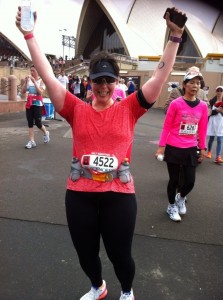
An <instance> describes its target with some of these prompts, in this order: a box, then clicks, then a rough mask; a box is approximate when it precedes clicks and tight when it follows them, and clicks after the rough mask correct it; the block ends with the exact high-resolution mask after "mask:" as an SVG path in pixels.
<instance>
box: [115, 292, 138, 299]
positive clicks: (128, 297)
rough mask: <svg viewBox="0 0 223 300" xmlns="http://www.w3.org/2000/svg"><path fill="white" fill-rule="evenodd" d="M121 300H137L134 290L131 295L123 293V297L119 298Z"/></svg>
mask: <svg viewBox="0 0 223 300" xmlns="http://www.w3.org/2000/svg"><path fill="white" fill-rule="evenodd" d="M119 300H135V297H134V295H133V290H131V292H129V293H123V292H121V297H120V298H119Z"/></svg>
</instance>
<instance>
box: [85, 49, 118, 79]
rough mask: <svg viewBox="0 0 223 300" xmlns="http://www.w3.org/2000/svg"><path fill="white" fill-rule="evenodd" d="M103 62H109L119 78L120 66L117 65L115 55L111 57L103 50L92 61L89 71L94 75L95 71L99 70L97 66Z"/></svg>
mask: <svg viewBox="0 0 223 300" xmlns="http://www.w3.org/2000/svg"><path fill="white" fill-rule="evenodd" d="M101 61H107V62H109V63H110V64H111V65H112V67H113V69H114V72H115V75H116V76H117V77H118V76H119V66H118V64H117V61H116V59H115V58H114V56H113V55H111V54H110V53H109V52H108V51H106V50H103V51H101V52H99V53H97V54H96V55H95V56H94V57H93V58H92V59H91V61H90V65H89V71H90V73H94V70H95V69H97V65H98V63H99V62H101Z"/></svg>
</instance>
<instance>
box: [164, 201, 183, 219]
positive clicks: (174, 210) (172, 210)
mask: <svg viewBox="0 0 223 300" xmlns="http://www.w3.org/2000/svg"><path fill="white" fill-rule="evenodd" d="M166 212H167V213H168V215H169V217H170V219H171V220H173V221H181V217H180V215H179V212H178V207H177V205H176V204H169V205H168V207H167V211H166Z"/></svg>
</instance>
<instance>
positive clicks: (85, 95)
mask: <svg viewBox="0 0 223 300" xmlns="http://www.w3.org/2000/svg"><path fill="white" fill-rule="evenodd" d="M57 79H58V81H59V82H60V83H61V84H62V85H63V86H64V87H65V88H66V89H67V90H69V92H71V93H72V94H74V95H75V96H77V97H78V98H80V99H81V100H83V101H85V102H87V103H90V104H92V101H93V100H94V98H95V95H94V94H93V92H92V84H91V80H90V78H89V76H83V77H80V76H79V75H71V74H69V75H66V73H65V70H63V69H62V70H61V72H60V74H59V75H58V76H57ZM134 86H135V84H134ZM127 95H129V92H128V87H127V85H126V84H125V79H124V78H119V80H118V83H117V85H116V87H115V91H114V93H113V95H112V99H113V100H114V101H121V100H123V99H125V98H126V96H127Z"/></svg>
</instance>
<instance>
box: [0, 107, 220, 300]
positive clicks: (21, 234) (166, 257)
mask: <svg viewBox="0 0 223 300" xmlns="http://www.w3.org/2000/svg"><path fill="white" fill-rule="evenodd" d="M163 120H164V113H163V111H162V110H159V109H151V110H150V111H149V112H148V113H147V114H146V115H144V116H143V117H142V118H141V119H140V120H139V122H138V124H137V126H136V129H135V138H134V146H133V153H132V163H131V169H132V173H133V176H134V179H135V186H136V194H137V199H138V215H137V224H136V229H135V235H134V243H133V256H134V258H135V263H136V276H135V280H134V286H133V288H134V293H135V296H136V300H181V299H184V300H212V299H215V300H222V299H223V224H222V223H223V222H222V215H223V214H222V213H223V197H222V193H221V187H222V179H223V165H217V164H215V163H214V162H213V160H208V159H207V160H205V161H204V162H203V163H202V164H200V165H199V166H198V168H197V176H196V185H195V187H194V189H193V191H192V192H191V193H190V194H189V196H188V202H187V214H186V215H185V216H184V217H183V218H182V222H179V223H176V222H174V221H171V220H170V219H169V218H168V216H167V214H166V208H167V204H168V201H167V195H166V186H167V180H168V175H167V169H166V164H165V162H159V161H157V160H156V159H155V158H154V153H155V151H156V149H157V142H158V139H159V134H160V131H161V128H162V123H163ZM44 124H45V125H46V126H47V127H48V130H49V131H50V137H51V140H50V143H49V144H44V143H43V140H42V135H41V133H40V132H39V131H38V130H37V129H36V142H37V147H36V148H35V149H31V150H27V149H25V148H24V145H25V144H26V142H27V141H28V140H27V137H28V136H27V124H26V119H25V113H8V114H0V166H1V175H0V300H78V299H80V297H81V296H82V295H83V294H84V293H86V292H87V291H88V290H89V289H90V282H89V280H88V279H87V278H86V276H85V275H84V273H83V271H82V270H81V268H80V266H79V262H78V259H77V255H76V252H75V250H74V248H73V245H72V242H71V238H70V235H69V231H68V227H67V222H66V216H65V205H64V196H65V190H66V177H67V175H68V173H69V167H70V161H71V153H72V151H71V148H72V139H71V131H70V128H69V125H68V124H67V122H66V121H63V120H62V119H61V118H60V117H59V116H58V118H57V119H56V120H45V121H44ZM215 145H216V144H214V147H215ZM101 257H102V263H103V277H104V279H105V280H106V282H107V286H108V296H107V297H106V299H107V300H118V299H119V296H120V285H119V282H118V280H117V278H116V276H115V274H114V270H113V268H112V265H111V263H110V261H109V260H108V258H107V256H106V252H105V250H104V247H103V244H102V245H101Z"/></svg>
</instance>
